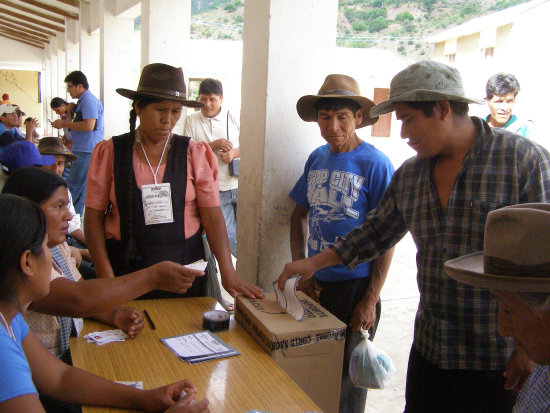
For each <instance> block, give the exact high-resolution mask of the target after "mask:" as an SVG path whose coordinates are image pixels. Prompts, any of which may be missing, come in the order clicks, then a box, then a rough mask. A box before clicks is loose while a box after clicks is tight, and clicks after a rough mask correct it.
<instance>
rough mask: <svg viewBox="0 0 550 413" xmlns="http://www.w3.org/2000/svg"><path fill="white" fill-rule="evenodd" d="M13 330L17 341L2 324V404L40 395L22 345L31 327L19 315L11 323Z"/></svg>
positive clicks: (0, 362)
mask: <svg viewBox="0 0 550 413" xmlns="http://www.w3.org/2000/svg"><path fill="white" fill-rule="evenodd" d="M11 328H12V329H13V333H14V334H15V338H16V340H15V341H13V339H12V338H11V337H10V336H9V334H8V332H7V331H6V329H5V327H4V325H3V324H2V323H0V349H2V351H0V403H1V402H4V401H6V400H9V399H13V398H15V397H19V396H23V395H25V394H31V393H34V394H38V393H37V391H36V387H35V386H34V383H33V382H32V375H31V369H30V367H29V363H28V361H27V357H26V356H25V353H24V352H23V347H22V344H21V343H22V342H23V340H24V339H25V338H26V337H27V334H29V326H28V325H27V323H26V322H25V320H24V319H23V317H22V316H21V314H19V313H18V314H17V315H16V316H15V317H14V318H13V320H12V322H11Z"/></svg>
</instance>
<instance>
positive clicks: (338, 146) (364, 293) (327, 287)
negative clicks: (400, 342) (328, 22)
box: [290, 74, 394, 413]
mask: <svg viewBox="0 0 550 413" xmlns="http://www.w3.org/2000/svg"><path fill="white" fill-rule="evenodd" d="M373 106H374V103H373V102H372V101H371V100H369V99H367V98H365V97H363V96H361V93H360V91H359V85H358V84H357V82H356V81H355V79H353V78H351V77H349V76H346V75H334V74H333V75H328V76H327V78H326V79H325V82H324V83H323V85H322V86H321V89H320V90H319V93H318V94H317V95H306V96H302V97H301V98H300V99H299V100H298V103H297V104H296V109H297V111H298V115H299V116H300V118H302V119H303V120H304V121H306V122H317V124H318V126H319V129H320V132H321V135H322V136H323V138H324V139H325V140H326V141H327V144H326V145H323V146H320V147H319V148H317V149H316V150H314V151H313V152H312V153H311V155H310V156H309V158H308V160H307V162H306V165H305V168H304V173H303V174H302V176H301V177H300V179H299V180H298V182H297V183H296V185H295V186H294V188H293V189H292V191H291V192H290V197H291V198H292V199H293V200H294V201H296V207H295V208H294V212H293V213H292V217H291V219H290V248H291V253H292V259H293V260H298V259H301V258H304V257H305V246H306V233H307V232H309V237H307V247H308V248H307V249H308V256H310V257H311V256H314V255H315V254H318V253H320V252H321V251H323V250H324V249H325V248H326V247H327V246H328V245H329V244H330V243H333V242H334V241H335V240H336V237H338V236H342V235H345V234H347V233H348V232H349V231H351V230H352V229H353V228H355V227H357V226H359V225H361V224H362V223H363V222H364V220H365V216H366V215H367V213H368V212H369V211H370V210H372V209H373V208H375V207H376V205H377V204H378V201H379V199H380V198H381V197H382V194H383V193H384V191H385V189H386V187H387V186H388V184H389V182H390V180H391V177H392V174H393V172H394V169H393V165H392V164H391V162H390V160H389V159H388V157H387V156H386V155H384V154H383V153H382V152H380V151H379V150H378V149H376V148H375V147H374V146H372V145H371V144H368V143H366V142H364V141H362V140H361V139H360V138H359V137H358V136H357V134H356V132H355V130H356V129H358V128H363V127H365V126H368V125H372V124H373V123H375V122H376V121H377V120H378V118H377V117H375V118H370V117H369V116H368V112H369V110H370V109H371V108H372V107H373ZM306 228H307V229H309V231H307V230H306ZM392 254H393V249H392V250H390V251H389V252H388V253H386V254H384V255H382V256H380V257H378V258H376V259H374V260H373V261H372V262H364V263H362V264H361V265H359V266H358V267H357V268H355V269H354V270H351V269H349V268H347V267H345V266H344V265H342V264H338V265H335V266H332V267H329V268H325V269H322V270H320V271H317V272H316V273H315V275H314V277H313V278H310V279H309V280H307V281H306V282H304V283H300V287H299V289H301V290H302V291H305V292H306V293H307V294H308V295H310V296H311V297H312V298H313V299H315V300H316V301H319V302H320V303H321V305H322V306H323V307H325V308H326V309H327V310H329V311H330V312H331V313H333V314H334V315H335V316H336V317H338V318H339V319H340V320H341V321H343V322H344V323H346V324H347V325H348V326H349V327H348V329H347V331H346V346H345V350H344V364H343V371H342V384H341V391H340V410H339V411H340V413H343V412H363V411H364V410H365V402H366V397H367V390H366V389H362V388H357V387H354V386H353V383H352V382H351V379H350V377H349V372H348V370H349V360H350V357H351V353H352V351H353V349H354V348H355V346H356V345H357V344H358V343H359V342H360V341H361V339H362V335H361V333H360V332H359V329H360V328H361V327H362V328H364V329H370V339H371V340H372V339H373V338H374V334H375V333H376V328H377V326H378V321H379V320H380V300H379V297H380V289H381V288H382V284H383V283H384V279H385V278H386V275H387V273H388V270H389V267H390V262H391V257H392Z"/></svg>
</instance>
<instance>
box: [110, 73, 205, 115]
mask: <svg viewBox="0 0 550 413" xmlns="http://www.w3.org/2000/svg"><path fill="white" fill-rule="evenodd" d="M116 91H117V93H118V94H119V95H122V96H124V97H125V98H128V99H132V100H134V99H138V98H140V97H144V98H157V99H162V100H172V101H176V102H181V103H182V104H183V106H187V107H190V108H202V107H203V106H204V105H203V104H202V103H200V102H197V101H194V100H187V92H186V88H185V80H184V78H183V70H182V69H181V67H173V66H170V65H165V64H163V63H151V64H149V65H147V66H145V67H144V68H143V70H142V71H141V76H140V78H139V84H138V87H137V90H135V91H134V90H130V89H123V88H119V89H117V90H116Z"/></svg>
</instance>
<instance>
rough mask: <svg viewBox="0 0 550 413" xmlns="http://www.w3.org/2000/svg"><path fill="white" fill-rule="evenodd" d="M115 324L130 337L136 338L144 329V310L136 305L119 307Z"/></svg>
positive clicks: (116, 311)
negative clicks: (135, 306)
mask: <svg viewBox="0 0 550 413" xmlns="http://www.w3.org/2000/svg"><path fill="white" fill-rule="evenodd" d="M114 325H115V327H116V328H120V329H121V330H122V331H124V332H125V333H126V334H128V335H129V336H130V338H134V337H136V336H137V335H138V334H139V333H140V332H141V330H142V329H143V326H144V318H143V312H141V311H140V310H138V309H137V308H134V307H118V308H117V309H116V310H115V317H114Z"/></svg>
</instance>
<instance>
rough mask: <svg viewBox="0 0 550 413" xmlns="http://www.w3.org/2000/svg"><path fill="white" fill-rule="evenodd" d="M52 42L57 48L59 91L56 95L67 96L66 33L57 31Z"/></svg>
mask: <svg viewBox="0 0 550 413" xmlns="http://www.w3.org/2000/svg"><path fill="white" fill-rule="evenodd" d="M52 43H53V44H54V45H55V46H56V49H57V79H56V81H57V88H56V89H57V93H58V95H56V96H61V97H63V98H64V97H65V96H68V95H67V94H66V93H67V92H66V86H65V82H64V80H65V76H67V61H66V53H65V34H64V33H57V35H56V36H55V38H52Z"/></svg>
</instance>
